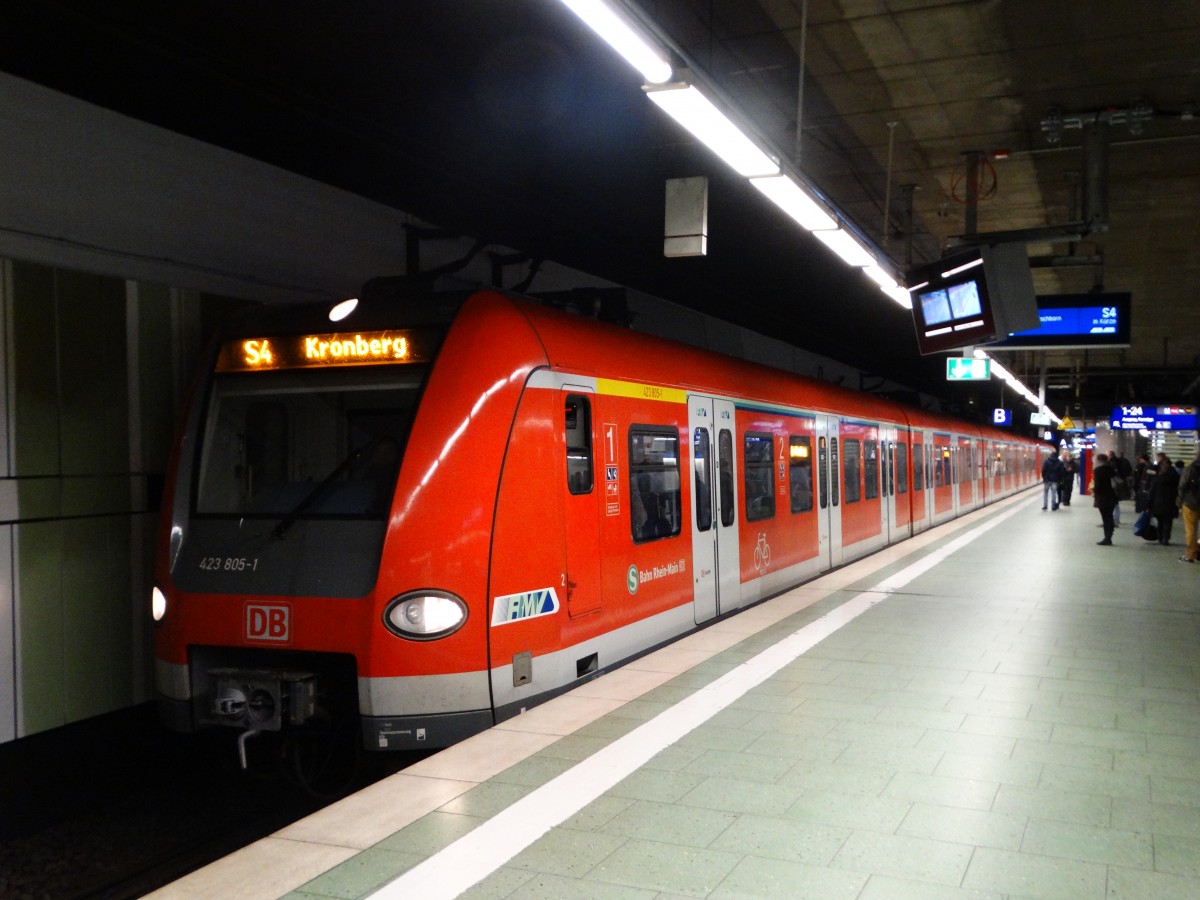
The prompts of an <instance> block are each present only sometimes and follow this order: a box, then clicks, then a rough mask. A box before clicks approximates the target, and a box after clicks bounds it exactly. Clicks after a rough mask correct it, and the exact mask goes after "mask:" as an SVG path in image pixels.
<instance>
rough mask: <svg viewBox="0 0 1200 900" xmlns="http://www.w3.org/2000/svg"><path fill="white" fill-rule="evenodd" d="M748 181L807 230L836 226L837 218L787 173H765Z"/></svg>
mask: <svg viewBox="0 0 1200 900" xmlns="http://www.w3.org/2000/svg"><path fill="white" fill-rule="evenodd" d="M750 183H751V184H752V185H754V186H755V187H756V188H758V189H759V190H760V191H761V192H762V193H763V196H765V197H766V198H767V199H768V200H770V201H771V202H772V203H774V204H775V205H776V206H778V207H779V208H780V209H782V210H783V211H784V212H785V213H787V214H788V215H789V216H791V217H792V218H793V219H795V220H796V222H798V223H799V225H800V227H801V228H805V229H807V230H809V231H822V230H825V229H829V228H837V220H836V219H834V218H833V216H831V215H830V214H829V213H828V212H826V211H825V208H824V207H823V206H822V205H821V204H820V203H818V202H817V200H816V199H815V198H813V197H812V196H811V195H810V194H809V193H808V191H806V190H805V189H804V188H803V187H801V186H800V185H798V184H797V183H796V182H795V181H793V180H792V179H791V178H789V177H788V176H787V175H767V176H765V177H762V178H751V179H750Z"/></svg>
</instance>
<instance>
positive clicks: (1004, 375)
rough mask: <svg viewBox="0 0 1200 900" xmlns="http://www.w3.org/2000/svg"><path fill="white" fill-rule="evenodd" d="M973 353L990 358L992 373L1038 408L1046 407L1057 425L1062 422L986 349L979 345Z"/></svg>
mask: <svg viewBox="0 0 1200 900" xmlns="http://www.w3.org/2000/svg"><path fill="white" fill-rule="evenodd" d="M972 353H973V355H974V357H975V358H976V359H986V360H990V361H991V364H992V375H994V376H995V377H996V378H999V379H1000V380H1001V381H1003V382H1004V383H1005V384H1007V385H1008V386H1009V387H1010V388H1012V390H1013V391H1015V392H1016V393H1017V394H1019V395H1020V396H1021V397H1023V398H1024V399H1025V400H1026V401H1028V402H1029V403H1032V404H1033V405H1034V407H1036V408H1037V409H1038V410H1043V409H1044V410H1045V412H1046V413H1047V414H1048V415H1049V416H1050V420H1051V421H1052V422H1054V424H1055V425H1058V424H1059V423H1061V422H1062V419H1060V418H1059V417H1058V416H1056V415H1055V414H1054V413H1052V412H1050V409H1049V408H1048V407H1044V406H1043V405H1042V402H1041V401H1040V400H1038V397H1037V394H1035V393H1034V392H1033V391H1031V390H1030V389H1029V388H1027V387H1026V386H1025V385H1024V384H1023V383H1022V382H1021V379H1019V378H1017V376H1016V375H1014V374H1013V373H1012V372H1010V371H1008V369H1006V368H1004V366H1002V365H1001V364H1000V363H999V362H998V361H997V360H996V358H995V357H994V356H991V355H989V354H988V353H987V352H986V351H984V350H981V349H980V348H979V347H976V348H975V349H974V350H973V351H972Z"/></svg>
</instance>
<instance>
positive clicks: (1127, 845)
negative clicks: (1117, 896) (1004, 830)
mask: <svg viewBox="0 0 1200 900" xmlns="http://www.w3.org/2000/svg"><path fill="white" fill-rule="evenodd" d="M1021 851H1022V852H1023V853H1027V854H1029V853H1031V854H1037V855H1039V856H1056V857H1060V858H1062V859H1071V860H1080V861H1082V862H1094V863H1104V864H1105V865H1115V866H1125V867H1128V868H1136V869H1152V868H1154V847H1153V845H1152V842H1151V839H1150V835H1148V834H1144V833H1137V832H1132V831H1120V830H1118V829H1114V828H1108V827H1097V826H1095V825H1078V824H1072V823H1069V822H1050V821H1047V820H1044V819H1036V818H1032V819H1030V820H1029V825H1028V826H1027V827H1026V829H1025V838H1024V840H1023V841H1022V842H1021Z"/></svg>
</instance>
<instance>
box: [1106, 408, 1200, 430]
mask: <svg viewBox="0 0 1200 900" xmlns="http://www.w3.org/2000/svg"><path fill="white" fill-rule="evenodd" d="M1109 425H1110V427H1112V428H1120V429H1122V430H1131V429H1133V430H1141V429H1143V428H1144V429H1146V430H1147V431H1195V430H1196V407H1194V406H1114V407H1113V411H1112V418H1111V419H1110V420H1109Z"/></svg>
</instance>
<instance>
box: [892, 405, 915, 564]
mask: <svg viewBox="0 0 1200 900" xmlns="http://www.w3.org/2000/svg"><path fill="white" fill-rule="evenodd" d="M894 434H895V440H893V441H892V449H891V466H890V474H891V494H892V499H891V505H892V524H891V534H890V535H889V539H890V540H893V541H896V540H900V539H901V538H906V537H911V536H912V518H913V511H912V478H911V471H912V464H911V462H910V461H909V447H910V444H911V436H910V434H909V432H908V431H907V430H906V429H904V428H897V429H895V430H894Z"/></svg>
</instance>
